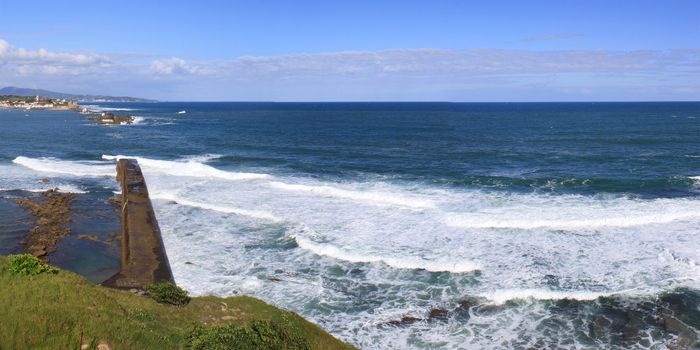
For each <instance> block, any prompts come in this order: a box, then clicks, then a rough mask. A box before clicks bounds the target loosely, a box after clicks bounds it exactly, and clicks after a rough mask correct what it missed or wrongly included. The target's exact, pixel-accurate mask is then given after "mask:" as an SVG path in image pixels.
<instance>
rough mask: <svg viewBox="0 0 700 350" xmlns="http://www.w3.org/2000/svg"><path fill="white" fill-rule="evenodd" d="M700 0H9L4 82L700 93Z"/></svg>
mask: <svg viewBox="0 0 700 350" xmlns="http://www.w3.org/2000/svg"><path fill="white" fill-rule="evenodd" d="M699 82H700V1H674V0H669V1H633V0H630V1H573V0H570V1H536V0H533V1H478V2H477V1H447V0H445V1H443V0H433V1H245V2H243V1H196V2H195V1H187V2H185V1H170V2H162V3H156V2H148V1H139V2H136V1H120V2H109V3H102V2H95V1H89V2H88V1H62V2H61V4H60V5H38V4H37V3H35V2H18V1H14V2H9V1H2V2H0V85H15V86H26V87H42V88H49V89H54V90H61V91H68V92H80V93H100V94H119V95H138V96H144V97H152V98H158V99H164V100H234V101H235V100H278V101H316V100H320V101H328V100H330V101H356V100H365V101H366V100H370V101H371V100H395V101H403V100H450V101H580V100H586V101H588V100H700V83H699Z"/></svg>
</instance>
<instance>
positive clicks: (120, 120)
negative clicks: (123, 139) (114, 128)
mask: <svg viewBox="0 0 700 350" xmlns="http://www.w3.org/2000/svg"><path fill="white" fill-rule="evenodd" d="M88 119H89V120H94V121H97V124H106V125H120V124H131V123H133V122H134V117H132V116H129V115H114V114H112V113H109V112H105V113H102V114H101V115H98V116H94V117H89V118H88Z"/></svg>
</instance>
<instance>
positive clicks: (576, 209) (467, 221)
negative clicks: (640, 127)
mask: <svg viewBox="0 0 700 350" xmlns="http://www.w3.org/2000/svg"><path fill="white" fill-rule="evenodd" d="M485 204H486V205H481V206H479V207H475V208H473V209H472V210H471V212H468V213H448V214H446V215H445V223H446V224H447V225H448V226H452V227H460V228H465V229H521V230H532V229H548V230H574V231H577V230H596V229H601V228H606V227H607V228H613V227H618V228H625V227H637V226H645V225H656V224H667V223H670V222H674V221H683V220H692V219H697V218H700V201H697V200H692V199H656V200H639V199H630V198H626V197H610V198H594V197H586V196H572V195H569V196H567V195H558V196H546V195H540V196H537V195H516V196H510V197H509V198H505V200H503V198H502V199H500V200H499V202H497V203H494V204H491V205H490V204H487V203H485Z"/></svg>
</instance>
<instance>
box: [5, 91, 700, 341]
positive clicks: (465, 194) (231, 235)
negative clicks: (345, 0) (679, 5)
mask: <svg viewBox="0 0 700 350" xmlns="http://www.w3.org/2000/svg"><path fill="white" fill-rule="evenodd" d="M94 108H102V109H107V110H111V109H116V110H113V113H115V114H122V113H128V114H132V115H136V116H138V117H139V118H138V123H137V124H134V125H121V126H96V125H92V123H91V122H90V121H88V120H86V118H85V116H83V115H79V114H76V113H73V112H56V111H8V110H0V122H1V123H2V127H1V128H0V172H1V173H0V194H3V193H4V195H3V198H5V202H4V203H3V202H2V201H0V214H2V215H4V216H3V219H2V221H0V240H2V239H4V240H6V241H8V242H10V241H12V242H16V237H17V232H18V230H21V228H19V227H20V226H13V225H12V222H16V220H13V219H8V218H15V217H17V218H19V217H20V216H21V213H19V212H18V211H17V210H16V208H13V206H12V204H11V198H10V197H11V196H12V195H16V192H17V191H16V190H25V191H26V190H41V189H46V188H48V187H52V186H58V187H59V188H60V187H63V188H64V189H65V190H71V189H80V190H81V191H84V192H87V193H85V194H82V195H80V196H81V198H84V199H81V200H82V201H83V202H81V203H82V204H80V206H82V207H83V208H89V207H91V205H90V204H89V203H90V201H93V203H98V202H99V203H101V204H100V205H102V204H104V201H105V200H106V198H107V197H109V196H110V195H111V192H112V191H114V190H117V187H116V183H115V182H114V180H113V179H112V178H111V175H112V172H113V170H112V169H113V166H114V162H113V156H129V157H139V161H140V162H141V164H142V167H143V168H144V172H145V174H146V177H147V182H148V184H149V188H150V189H151V192H152V193H153V194H154V205H155V207H156V212H157V215H158V217H159V221H160V223H161V228H162V231H163V234H164V240H165V243H166V248H167V250H168V255H169V256H170V259H171V264H172V266H173V271H174V273H175V276H176V279H177V281H178V283H179V284H181V285H183V286H184V287H185V288H187V289H188V290H190V292H192V293H193V294H209V293H213V294H232V293H247V294H253V295H256V296H258V297H261V298H263V299H265V300H267V301H269V302H272V303H275V304H277V305H280V306H283V307H286V308H289V309H293V310H294V311H297V312H299V313H301V314H302V315H303V316H305V317H308V318H310V319H312V320H314V321H315V322H317V323H319V324H320V325H321V326H323V327H325V328H327V329H329V330H330V331H331V332H333V333H334V334H336V335H338V336H340V337H342V338H343V339H346V340H348V341H350V342H352V343H354V344H356V345H358V346H361V347H363V348H396V347H398V348H405V347H408V348H441V347H445V348H474V347H476V348H479V347H489V346H488V345H489V344H490V345H493V347H496V348H499V347H503V348H510V347H516V348H517V347H528V346H535V347H538V348H539V347H544V348H556V347H557V346H559V347H565V348H570V347H574V348H575V347H580V348H586V347H612V348H615V347H617V348H630V347H638V348H655V349H662V348H664V346H672V345H673V344H674V342H675V343H677V344H681V345H682V346H689V345H688V344H693V343H695V344H696V345H697V340H698V329H700V315H698V313H700V311H698V310H700V309H698V305H699V304H698V293H697V288H698V279H699V278H700V267H699V266H700V265H698V264H700V253H699V251H700V244H698V243H697V241H698V240H697V238H698V232H700V103H698V102H678V103H656V102H647V103H189V102H169V103H143V104H141V103H103V104H100V105H99V106H98V107H94ZM179 111H186V113H183V114H178V113H177V112H179ZM18 157H19V158H18ZM46 177H49V178H50V179H51V181H52V182H51V183H50V184H48V185H45V184H42V183H41V182H40V181H39V180H40V179H42V178H46ZM2 190H5V191H2ZM9 190H14V191H9ZM100 208H101V209H100ZM109 208H110V207H109V206H98V205H97V204H96V205H95V206H94V208H93V209H94V210H93V212H92V214H89V215H88V216H89V218H88V219H83V220H82V221H80V220H78V223H76V230H77V231H89V230H90V227H95V226H98V224H97V223H98V222H100V220H102V222H103V223H104V225H106V226H107V227H112V228H113V227H114V226H110V225H114V222H113V221H110V219H109V218H108V217H109V214H108V213H109V211H110V209H109ZM105 215H106V216H105ZM23 220H25V221H26V218H24V219H23ZM8 222H9V224H8ZM18 225H19V224H18ZM81 225H82V226H81ZM25 229H26V228H25ZM3 230H4V232H3ZM109 230H110V229H104V228H103V229H102V230H101V231H100V232H101V233H100V235H102V236H104V235H106V234H107V233H108V231H109ZM3 236H4V237H5V238H3ZM8 237H14V238H8ZM0 242H3V241H0ZM64 244H65V245H66V246H67V247H70V246H73V247H74V248H73V249H74V250H73V251H80V250H81V249H82V250H85V247H84V245H85V244H93V243H88V242H86V241H78V240H74V239H71V240H68V241H66V243H64ZM14 249H16V246H15V248H14ZM66 249H68V251H70V249H69V248H66ZM101 249H102V251H105V250H107V251H109V249H107V248H104V247H103V248H101ZM6 250H7V249H6ZM98 250H99V249H98ZM5 253H7V252H5ZM57 254H58V255H60V254H63V255H62V259H63V260H61V261H63V262H64V265H63V266H66V267H67V268H72V269H74V270H80V266H81V263H80V261H79V260H75V259H74V258H71V257H70V256H68V255H70V254H68V255H66V254H65V253H57ZM101 254H102V253H101ZM106 256H107V258H105V259H97V261H91V262H90V263H89V264H88V265H90V266H93V267H94V269H97V270H100V269H106V270H104V271H107V272H104V271H103V272H102V275H106V274H108V273H109V272H110V271H112V269H113V268H114V264H115V263H116V258H115V257H116V253H115V252H114V251H113V250H112V251H109V252H108V253H106ZM56 259H59V256H57V257H56ZM91 259H95V255H92V256H91ZM59 260H60V259H59ZM186 262H189V263H192V264H185V263H186ZM79 272H82V273H89V272H85V271H79ZM302 296H303V297H302ZM679 298H680V299H679ZM572 299H573V300H578V301H577V302H576V303H574V304H571V303H568V300H572ZM464 300H471V301H470V302H471V303H472V304H473V305H477V306H475V307H472V308H470V309H468V310H467V311H465V310H462V309H460V306H459V305H463V304H462V303H463V302H464ZM567 303H568V304H567ZM649 305H651V306H649ZM679 305H680V306H679ZM436 308H437V309H441V310H442V309H445V310H448V311H449V312H448V316H446V317H445V318H444V319H429V317H428V316H429V315H430V310H433V309H436ZM460 310H461V311H460ZM664 310H666V311H664ZM668 310H672V311H673V313H674V314H675V315H676V317H678V318H679V319H681V320H682V321H683V324H684V325H685V326H684V327H685V328H684V329H683V330H682V331H679V330H669V329H668V328H665V327H664V325H663V324H661V323H659V322H656V321H653V320H652V319H653V317H652V316H651V315H652V314H656V313H661V314H663V313H664V312H666V313H668V312H670V311H668ZM407 315H409V316H413V317H419V318H425V319H426V321H421V322H417V323H412V324H407V325H402V326H386V324H387V322H389V321H391V320H396V319H401V318H402V317H403V316H407ZM620 315H622V316H620ZM635 315H642V316H635ZM649 317H651V318H649ZM637 318H640V319H643V320H641V321H639V322H637V321H630V320H637ZM621 319H622V320H623V321H620V320H621ZM624 320H627V321H624ZM606 322H608V323H610V324H609V325H607V326H606V324H607V323H606ZM616 322H617V323H616ZM655 322H656V323H655ZM631 324H633V326H631ZM615 327H617V328H615ZM625 327H627V328H625ZM630 327H636V328H634V330H632V331H630V330H629V328H630ZM625 332H627V333H625ZM630 334H632V335H630Z"/></svg>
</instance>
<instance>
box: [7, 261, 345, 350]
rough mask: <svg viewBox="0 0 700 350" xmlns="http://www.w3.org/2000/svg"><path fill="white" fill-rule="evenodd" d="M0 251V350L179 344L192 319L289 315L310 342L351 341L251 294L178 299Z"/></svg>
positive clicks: (332, 345) (334, 344) (335, 344)
mask: <svg viewBox="0 0 700 350" xmlns="http://www.w3.org/2000/svg"><path fill="white" fill-rule="evenodd" d="M6 266H7V259H6V258H4V257H0V350H5V349H8V350H9V349H78V348H79V342H80V334H81V332H82V333H83V337H84V342H83V343H84V344H92V347H91V348H92V349H94V348H95V345H97V343H98V342H100V341H104V342H106V343H107V344H108V345H109V346H110V348H111V349H112V350H114V349H182V348H184V347H185V344H186V335H187V333H188V332H189V331H191V330H192V329H193V327H194V326H195V325H196V324H207V325H211V324H222V323H227V322H232V323H237V324H245V323H248V322H251V321H253V320H270V321H273V322H277V321H280V322H283V323H285V322H286V323H287V324H289V323H291V324H293V325H294V329H296V331H295V332H300V333H301V335H302V336H303V337H304V338H306V339H307V340H308V341H309V342H310V343H311V344H312V345H313V347H314V348H316V349H352V347H351V346H349V345H347V344H344V343H342V342H340V341H339V340H337V339H335V338H333V337H332V336H331V335H329V334H328V333H326V332H325V331H323V330H322V329H320V328H319V327H317V326H316V325H314V324H312V323H310V322H308V321H306V320H304V319H303V318H301V317H300V316H298V315H297V314H294V313H291V312H288V311H283V310H280V309H278V308H276V307H273V306H271V305H268V304H266V303H264V302H262V301H260V300H258V299H255V298H251V297H245V296H236V297H229V298H217V297H198V298H192V301H191V302H190V304H188V305H187V306H185V307H180V308H178V307H174V306H166V305H162V304H158V303H156V302H155V301H153V300H152V299H150V298H146V297H141V296H137V295H135V294H132V293H129V292H124V291H118V290H113V289H109V288H104V287H101V286H96V285H93V284H91V283H90V282H88V281H87V280H85V279H84V278H82V277H80V276H78V275H76V274H73V273H71V272H67V271H60V272H59V273H58V274H42V275H38V276H32V277H19V276H15V275H12V274H10V273H9V271H7V268H6Z"/></svg>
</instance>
